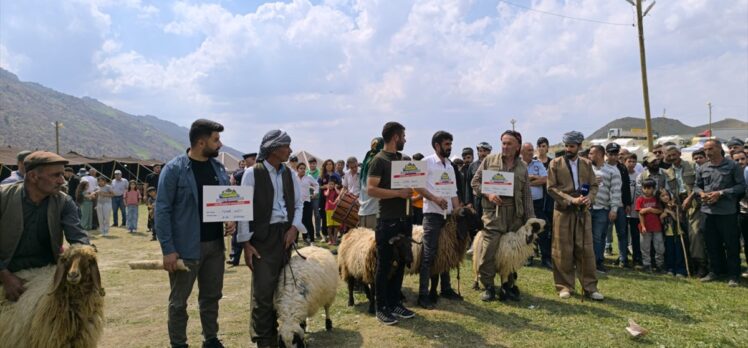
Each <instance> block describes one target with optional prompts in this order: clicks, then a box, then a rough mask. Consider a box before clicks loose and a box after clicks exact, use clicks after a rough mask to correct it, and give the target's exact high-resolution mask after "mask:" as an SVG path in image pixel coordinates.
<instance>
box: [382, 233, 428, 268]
mask: <svg viewBox="0 0 748 348" xmlns="http://www.w3.org/2000/svg"><path fill="white" fill-rule="evenodd" d="M387 242H388V243H389V244H390V245H392V246H393V248H394V250H393V251H394V256H395V257H394V259H395V261H397V263H398V264H403V265H405V266H406V267H410V266H411V265H412V264H413V249H412V248H411V245H410V243H416V244H421V243H419V242H417V241H414V240H413V238H411V237H409V236H406V235H404V234H398V235H397V236H394V237H392V238H390V240H388V241H387Z"/></svg>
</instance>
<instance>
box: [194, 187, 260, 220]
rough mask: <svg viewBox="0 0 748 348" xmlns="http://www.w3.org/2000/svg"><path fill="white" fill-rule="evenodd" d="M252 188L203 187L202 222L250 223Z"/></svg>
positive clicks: (252, 217) (252, 209)
mask: <svg viewBox="0 0 748 348" xmlns="http://www.w3.org/2000/svg"><path fill="white" fill-rule="evenodd" d="M253 200H254V187H252V186H203V222H224V221H252V220H253V219H254V216H253V215H254V208H253V203H254V202H253Z"/></svg>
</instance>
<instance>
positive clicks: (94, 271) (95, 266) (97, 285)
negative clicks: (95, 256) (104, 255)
mask: <svg viewBox="0 0 748 348" xmlns="http://www.w3.org/2000/svg"><path fill="white" fill-rule="evenodd" d="M91 261H92V262H90V263H89V266H88V271H89V272H91V279H92V280H93V283H94V291H98V292H99V295H101V296H104V288H102V287H101V273H100V272H99V263H98V262H96V260H91Z"/></svg>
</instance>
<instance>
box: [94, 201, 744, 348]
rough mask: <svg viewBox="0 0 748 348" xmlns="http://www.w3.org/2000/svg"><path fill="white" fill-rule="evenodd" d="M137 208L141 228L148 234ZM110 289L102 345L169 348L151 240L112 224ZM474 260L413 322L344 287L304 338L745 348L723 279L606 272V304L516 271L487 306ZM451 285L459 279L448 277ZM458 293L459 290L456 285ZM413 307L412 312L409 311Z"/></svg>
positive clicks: (231, 341) (193, 338)
mask: <svg viewBox="0 0 748 348" xmlns="http://www.w3.org/2000/svg"><path fill="white" fill-rule="evenodd" d="M143 213H144V211H143V210H141V226H143V227H142V228H141V230H145V227H144V226H145V221H144V219H143ZM94 234H95V236H94V237H93V241H94V243H95V244H96V245H97V247H98V249H99V255H100V262H101V270H102V276H103V283H104V286H105V288H106V291H107V297H106V317H107V321H106V328H105V333H104V335H103V339H102V341H101V342H100V343H101V344H100V346H101V347H166V346H168V336H167V331H166V318H167V314H166V307H167V299H168V296H169V282H168V277H167V274H166V272H163V271H132V270H130V269H129V268H128V266H127V262H128V261H130V260H145V259H157V258H160V257H161V254H160V249H159V247H158V244H157V242H151V241H150V235H149V234H146V233H142V232H141V233H137V234H135V235H130V234H128V233H127V232H126V231H125V230H123V229H119V228H114V229H112V231H111V237H109V238H102V237H99V236H98V234H97V233H94ZM470 274H471V272H470V261H469V260H466V261H465V264H464V265H463V267H462V281H461V284H462V294H463V295H464V296H465V299H466V300H465V301H463V302H452V301H447V300H442V301H440V302H439V304H438V305H437V309H436V310H432V311H425V310H419V309H418V308H413V309H414V310H416V312H417V313H418V316H417V317H416V318H415V319H411V320H405V321H401V322H400V324H399V325H396V326H392V327H385V326H383V325H380V324H379V323H378V322H377V321H376V319H375V318H373V317H372V316H371V315H369V314H367V313H366V308H367V304H366V299H365V296H364V295H363V294H356V301H357V304H356V306H354V307H347V306H346V298H347V290H346V288H345V286H344V284H343V283H342V282H341V283H340V287H339V291H338V298H337V300H336V303H335V305H334V306H333V310H332V318H333V323H334V326H335V328H334V329H333V331H332V332H326V331H324V317H323V314H322V313H318V315H317V316H315V317H314V318H312V320H311V321H310V326H309V330H310V333H309V334H308V335H307V337H308V342H309V343H310V344H311V345H312V346H314V347H339V346H340V347H359V346H366V347H413V346H431V347H488V346H499V347H500V346H522V347H524V346H542V347H557V346H568V347H579V346H586V347H600V346H614V347H615V346H619V347H624V346H626V347H628V346H640V345H647V346H649V345H657V346H667V347H674V346H736V347H737V346H743V347H745V346H748V320H746V318H748V288H746V287H745V281H744V283H743V286H742V287H739V288H728V287H727V286H726V284H725V283H723V282H718V283H710V284H701V283H699V282H698V281H696V280H680V279H675V278H670V277H666V276H657V275H649V274H644V273H639V272H634V271H624V270H620V269H612V270H611V272H610V273H609V275H608V276H605V277H603V278H602V279H601V280H600V289H601V291H602V292H603V293H605V295H606V296H607V299H606V300H605V301H604V302H601V303H597V302H591V301H584V302H582V301H581V300H580V298H579V297H575V298H573V299H571V300H565V301H564V300H560V299H558V297H557V296H556V294H555V292H554V290H553V284H552V275H551V273H550V271H547V270H544V269H540V268H536V267H529V268H524V269H522V270H521V271H520V277H519V287H520V289H521V290H522V300H521V301H520V302H509V303H500V302H492V303H483V302H481V301H480V300H479V297H480V293H479V292H477V291H474V290H472V289H470V284H471V283H472V281H471V279H469V278H470V277H471V276H470ZM249 278H250V273H249V270H248V269H247V268H246V267H244V266H240V267H237V268H231V269H227V271H226V275H225V284H224V298H223V300H222V301H221V309H220V317H219V320H220V327H221V329H220V338H221V340H223V342H224V344H226V346H228V347H249V346H251V345H250V342H249V334H248V323H249V319H248V318H249V284H250V280H249ZM453 282H455V274H454V273H453ZM455 287H456V285H455ZM416 288H417V278H415V277H406V281H405V285H404V291H405V294H406V296H408V299H409V301H410V302H411V303H412V302H414V298H415V293H414V291H415V289H416ZM197 291H198V290H197V286H195V289H194V292H193V295H192V297H191V298H190V309H189V314H190V317H191V320H190V323H189V327H188V334H189V340H190V343H191V344H192V345H193V346H199V345H200V342H201V340H202V339H201V336H200V321H199V314H198V310H197V296H196V295H197ZM411 307H415V306H411ZM629 318H632V319H634V320H635V321H637V322H638V323H639V324H640V325H642V326H643V327H645V328H648V329H649V330H650V331H651V333H650V334H649V335H648V336H646V337H644V338H643V339H632V338H630V337H629V336H628V334H627V333H626V332H625V331H624V327H625V326H626V323H627V320H628V319H629Z"/></svg>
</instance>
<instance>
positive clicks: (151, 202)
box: [145, 187, 156, 240]
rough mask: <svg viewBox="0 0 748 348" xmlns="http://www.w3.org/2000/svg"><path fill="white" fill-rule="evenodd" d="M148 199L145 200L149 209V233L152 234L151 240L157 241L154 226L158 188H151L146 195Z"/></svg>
mask: <svg viewBox="0 0 748 348" xmlns="http://www.w3.org/2000/svg"><path fill="white" fill-rule="evenodd" d="M145 194H146V195H147V196H148V197H146V199H145V205H146V207H148V232H151V234H152V235H151V240H156V226H154V225H153V220H154V217H155V216H156V215H155V214H156V188H155V187H149V188H148V192H146V193H145Z"/></svg>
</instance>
